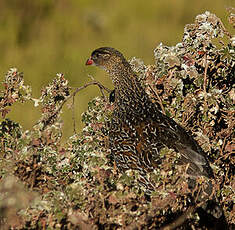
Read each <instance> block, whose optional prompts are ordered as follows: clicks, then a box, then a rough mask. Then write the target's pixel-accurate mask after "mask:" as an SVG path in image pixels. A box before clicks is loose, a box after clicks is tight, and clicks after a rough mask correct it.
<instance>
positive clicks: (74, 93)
mask: <svg viewBox="0 0 235 230" xmlns="http://www.w3.org/2000/svg"><path fill="white" fill-rule="evenodd" d="M93 79H94V78H93ZM91 85H97V86H98V87H99V89H100V91H101V93H102V95H103V97H104V98H105V95H104V91H107V92H111V90H110V89H108V88H107V87H105V86H104V85H102V84H101V83H100V82H98V81H95V80H93V81H91V82H88V83H87V84H85V85H83V86H81V87H79V88H76V90H75V91H74V92H73V93H72V94H70V95H69V96H68V97H66V98H65V99H64V101H63V102H62V103H61V104H60V106H59V107H58V108H57V109H56V110H55V111H54V112H53V113H52V114H51V115H50V116H49V117H48V118H47V119H46V120H41V121H39V122H37V123H36V124H35V125H37V124H39V123H40V122H43V123H44V126H43V127H42V129H41V130H42V131H43V130H45V129H46V127H47V126H48V125H49V124H51V121H52V120H53V119H55V117H56V116H58V114H59V112H60V111H61V109H62V108H63V106H64V104H65V103H66V102H67V101H68V100H69V99H71V98H74V97H75V95H76V94H77V93H78V92H79V91H81V90H83V89H85V88H87V87H88V86H91Z"/></svg>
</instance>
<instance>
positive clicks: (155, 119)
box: [86, 47, 214, 178]
mask: <svg viewBox="0 0 235 230" xmlns="http://www.w3.org/2000/svg"><path fill="white" fill-rule="evenodd" d="M86 65H95V66H99V67H101V68H103V69H104V70H105V71H106V72H108V74H109V75H110V77H111V79H112V82H113V84H114V91H113V92H115V94H114V93H113V94H114V95H115V102H114V104H115V110H114V113H113V117H112V121H111V127H110V132H109V142H110V149H111V154H112V155H113V157H114V159H115V162H116V164H117V166H118V168H119V169H120V171H122V172H123V171H125V170H127V169H129V168H131V169H137V170H139V171H143V173H145V172H148V171H151V170H152V169H153V168H155V167H157V165H156V163H157V161H158V160H159V158H158V157H157V156H159V150H160V149H161V148H162V147H163V146H167V147H168V148H171V149H174V150H175V151H177V152H179V153H180V155H181V160H182V161H183V162H185V163H187V164H189V167H188V169H187V173H188V174H189V175H191V176H192V177H195V176H196V177H197V176H206V177H208V178H213V177H214V175H213V171H212V169H211V167H210V164H209V161H208V159H207V156H206V153H205V152H204V151H203V150H202V148H201V147H200V146H199V144H198V143H197V142H196V141H195V140H194V138H193V137H192V136H191V135H190V134H189V133H188V132H187V131H186V130H185V129H184V128H183V127H182V126H181V125H180V124H178V123H176V122H175V121H174V120H173V119H172V118H170V117H168V116H166V115H164V114H163V113H162V112H161V111H159V109H158V108H157V106H156V104H154V103H153V102H152V100H151V99H150V98H149V96H148V94H147V93H146V91H145V89H144V87H143V86H142V84H141V82H140V80H139V79H138V76H137V75H136V73H134V71H133V70H132V68H131V65H130V64H129V62H128V61H127V60H126V59H125V57H124V56H123V54H122V53H121V52H119V51H118V50H116V49H114V48H111V47H101V48H98V49H96V50H94V51H93V52H92V54H91V56H90V58H89V59H88V60H87V62H86ZM112 101H114V99H113V98H112Z"/></svg>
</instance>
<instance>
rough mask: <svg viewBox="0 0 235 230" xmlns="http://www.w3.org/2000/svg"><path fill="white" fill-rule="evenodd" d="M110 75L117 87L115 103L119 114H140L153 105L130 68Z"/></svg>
mask: <svg viewBox="0 0 235 230" xmlns="http://www.w3.org/2000/svg"><path fill="white" fill-rule="evenodd" d="M109 74H110V75H111V78H112V81H113V84H114V87H115V103H116V105H117V107H118V108H117V109H119V110H120V111H119V112H121V111H122V113H123V112H124V113H129V114H131V113H138V111H143V110H144V108H147V107H148V105H149V104H151V102H150V99H149V97H148V95H147V93H146V92H145V89H144V88H143V87H142V85H141V83H140V81H139V79H138V77H137V76H136V74H135V73H134V72H133V71H132V69H131V67H130V66H129V67H128V66H127V67H126V68H122V71H117V72H116V73H114V72H112V73H109ZM127 109H128V111H127Z"/></svg>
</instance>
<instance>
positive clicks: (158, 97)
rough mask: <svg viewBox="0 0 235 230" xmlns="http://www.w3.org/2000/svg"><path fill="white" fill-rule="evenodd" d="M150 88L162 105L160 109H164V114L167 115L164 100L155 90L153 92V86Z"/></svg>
mask: <svg viewBox="0 0 235 230" xmlns="http://www.w3.org/2000/svg"><path fill="white" fill-rule="evenodd" d="M149 88H150V89H151V91H152V93H153V94H154V95H155V96H156V97H157V99H158V101H159V104H160V107H161V109H162V113H163V114H165V115H166V111H165V109H164V106H163V104H162V100H161V98H160V96H159V95H158V93H157V92H156V91H155V90H153V88H152V86H151V85H149Z"/></svg>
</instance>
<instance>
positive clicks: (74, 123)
mask: <svg viewBox="0 0 235 230" xmlns="http://www.w3.org/2000/svg"><path fill="white" fill-rule="evenodd" d="M74 104H75V97H74V96H73V107H72V120H73V132H74V134H76V121H75V109H74V106H75V105H74Z"/></svg>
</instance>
